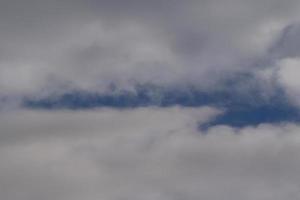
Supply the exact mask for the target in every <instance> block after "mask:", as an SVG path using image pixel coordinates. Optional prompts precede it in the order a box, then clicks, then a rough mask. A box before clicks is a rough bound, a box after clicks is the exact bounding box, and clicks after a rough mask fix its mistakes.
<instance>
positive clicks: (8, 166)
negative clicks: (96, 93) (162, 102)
mask: <svg viewBox="0 0 300 200" xmlns="http://www.w3.org/2000/svg"><path fill="white" fill-rule="evenodd" d="M218 112H219V111H217V110H215V109H212V108H199V109H186V108H176V107H175V108H168V109H158V108H147V109H146V108H141V109H136V110H127V111H126V110H125V111H117V110H110V109H102V110H97V111H84V112H74V111H72V112H71V111H56V112H41V111H39V112H36V111H15V112H8V113H6V114H5V115H1V121H0V123H1V135H0V137H1V143H0V149H1V151H0V159H1V165H0V176H1V179H0V186H1V187H0V193H1V198H4V199H7V200H15V199H21V198H22V199H25V200H27V199H30V200H35V199H45V200H47V199H49V200H50V199H51V200H53V199H54V200H62V199H63V200H69V199H70V200H71V199H73V200H77V199H78V200H79V199H88V200H94V199H104V200H106V199H110V200H117V199H145V200H146V199H153V198H155V199H159V200H160V199H162V200H166V199H209V200H214V199H231V200H232V199H233V200H235V199H249V200H250V199H258V200H260V199H262V200H268V199H270V200H271V199H272V200H274V199H275V200H277V199H278V200H279V199H299V196H300V193H299V178H300V177H299V175H298V174H299V165H300V162H299V156H298V152H299V147H300V146H299V126H298V125H296V124H282V125H268V124H264V125H260V126H258V127H246V128H243V129H233V128H230V127H226V126H218V127H213V128H211V129H209V130H208V132H207V133H206V134H202V133H201V132H198V130H197V121H200V122H205V121H207V120H209V119H210V118H212V117H214V116H215V115H216V114H217V113H218Z"/></svg>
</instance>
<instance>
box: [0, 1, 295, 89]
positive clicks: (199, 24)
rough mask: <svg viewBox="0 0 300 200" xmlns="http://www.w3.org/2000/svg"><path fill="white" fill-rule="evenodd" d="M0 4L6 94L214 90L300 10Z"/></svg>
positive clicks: (290, 4) (257, 4)
mask: <svg viewBox="0 0 300 200" xmlns="http://www.w3.org/2000/svg"><path fill="white" fill-rule="evenodd" d="M0 7H1V12H0V13H1V15H0V18H1V20H0V22H1V29H0V30H1V31H0V35H1V38H0V39H1V48H0V53H1V55H0V70H1V77H0V89H1V93H2V94H4V95H5V94H20V95H24V94H35V95H37V94H39V95H40V94H41V93H42V92H44V93H52V92H59V91H65V90H70V89H74V88H77V89H78V88H79V89H83V90H91V91H104V90H105V89H106V88H107V87H108V85H109V84H111V83H112V82H114V83H115V84H116V85H118V86H119V87H123V88H127V89H130V88H131V87H132V85H133V84H135V83H136V82H138V83H147V82H151V83H157V84H163V85H166V84H167V85H172V84H194V85H197V87H202V88H206V89H211V88H214V87H215V85H217V83H218V81H219V80H220V79H222V78H224V77H226V76H227V74H232V73H235V72H237V71H249V70H250V71H251V70H252V68H251V67H250V68H249V66H252V64H253V63H255V62H256V60H257V59H261V57H264V56H266V55H267V51H268V49H269V48H270V46H272V44H273V42H274V41H275V40H276V39H277V38H278V37H279V35H280V32H281V31H282V30H283V29H284V27H286V26H288V25H289V24H291V23H294V22H295V21H297V20H298V18H299V14H298V10H299V2H298V1H294V0H288V1H285V2H284V3H283V2H282V1H274V0H263V1H251V2H246V1H236V0H226V1H225V2H224V1H222V3H221V2H219V1H215V0H213V1H193V0H188V1H185V2H182V1H177V0H172V1H156V0H155V1H145V0H142V1H136V0H125V1H120V0H113V1H103V0H101V1H93V0H89V1H80V0H76V1H68V0H64V1H47V0H43V1H34V0H28V1H26V2H24V1H18V0H14V1H5V0H4V1H1V6H0ZM287 48H289V47H287ZM19 74H22V76H20V75H19ZM207 77H209V78H207Z"/></svg>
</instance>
